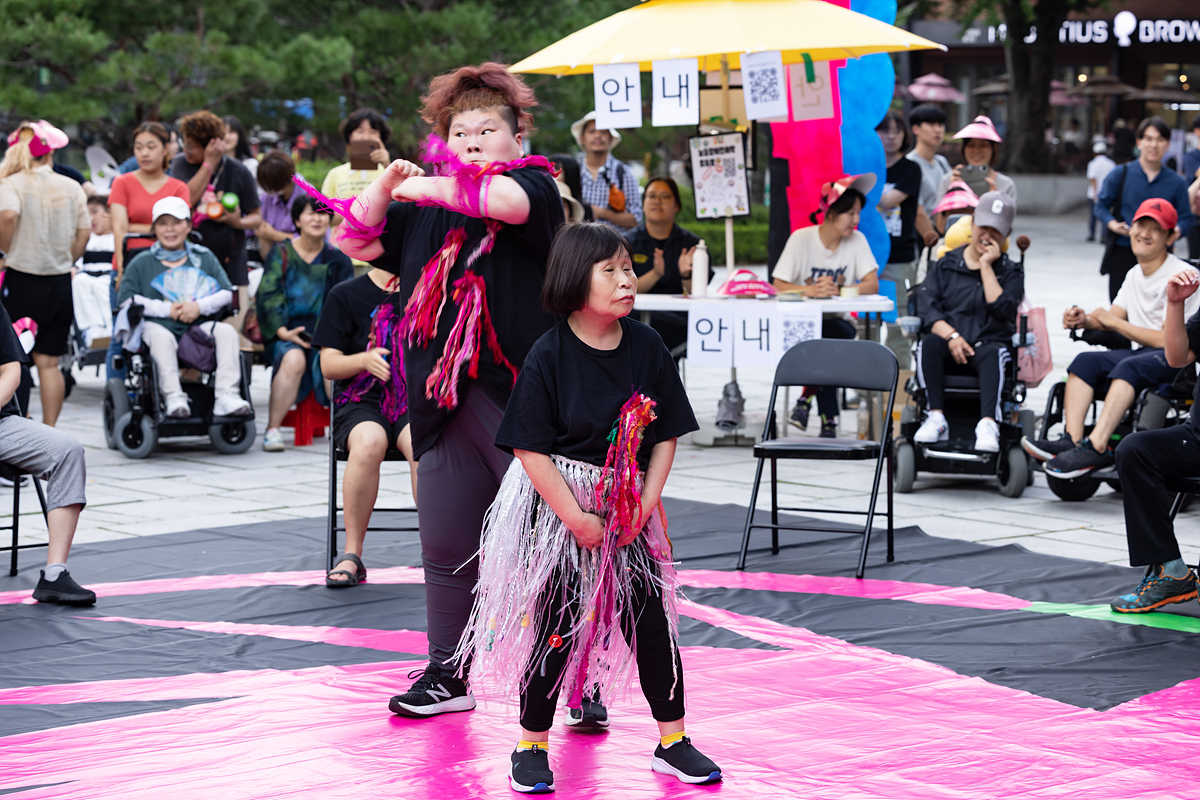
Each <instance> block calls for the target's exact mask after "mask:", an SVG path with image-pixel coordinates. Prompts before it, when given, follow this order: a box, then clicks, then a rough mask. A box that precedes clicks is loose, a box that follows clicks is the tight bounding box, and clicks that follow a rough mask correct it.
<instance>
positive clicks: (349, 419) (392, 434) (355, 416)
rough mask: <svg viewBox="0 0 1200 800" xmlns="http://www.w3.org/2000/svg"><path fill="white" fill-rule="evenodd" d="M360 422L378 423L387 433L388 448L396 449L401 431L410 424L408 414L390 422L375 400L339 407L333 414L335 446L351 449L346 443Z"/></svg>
mask: <svg viewBox="0 0 1200 800" xmlns="http://www.w3.org/2000/svg"><path fill="white" fill-rule="evenodd" d="M360 422H378V423H379V425H380V426H381V427H382V428H383V429H384V431H386V432H387V437H388V447H395V446H396V440H397V439H399V438H400V431H402V430H404V426H405V425H407V424H408V414H401V415H400V419H398V420H396V421H395V422H389V421H388V419H387V417H385V416H383V412H382V411H380V410H379V404H378V403H377V402H375V401H373V400H368V401H367V402H365V403H347V404H346V405H344V406H338V407H337V408H335V409H334V412H333V443H334V445H335V446H336V447H338V448H339V449H342V450H347V449H349V448H347V447H346V441H347V440H348V439H349V438H350V431H352V430H354V426H355V425H358V424H359V423H360Z"/></svg>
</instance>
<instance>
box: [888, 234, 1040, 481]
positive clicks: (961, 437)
mask: <svg viewBox="0 0 1200 800" xmlns="http://www.w3.org/2000/svg"><path fill="white" fill-rule="evenodd" d="M1017 247H1018V248H1019V249H1020V251H1021V256H1020V261H1019V263H1020V265H1021V267H1022V268H1024V266H1025V251H1026V250H1027V249H1028V248H1029V238H1028V237H1027V236H1020V237H1018V238H1017ZM915 312H916V291H915V289H914V290H913V291H911V292H910V293H909V314H910V316H909V317H908V319H909V320H911V321H912V323H911V324H908V325H905V324H903V323H902V324H901V327H902V328H904V329H905V334H906V335H908V336H909V338H910V340H912V341H913V342H914V345H915V340H916V337H918V336H919V335H920V334H919V330H920V325H919V321H917V319H916V314H915ZM1028 336H1029V334H1028V329H1027V323H1026V320H1025V317H1024V316H1021V317H1020V318H1019V319H1018V323H1017V334H1016V336H1015V337H1014V342H1013V343H1012V344H1011V345H1009V346H1008V355H1009V358H1008V361H1007V363H1006V364H1005V367H1004V380H1003V383H1002V385H1001V387H1000V405H1001V409H1002V412H1003V413H1002V414H1001V416H1000V418H999V419H997V420H996V423H997V426H998V428H999V431H1000V435H999V440H1000V448H999V451H998V452H995V453H987V452H983V451H979V450H975V449H974V446H975V425H976V423H977V422H978V421H979V378H978V377H977V376H975V375H956V374H952V373H951V374H947V375H946V385H945V400H946V402H945V405H946V407H945V408H944V409H943V412H944V413H945V415H946V422H947V423H948V425H949V428H950V438H949V439H948V440H946V441H943V442H937V443H936V444H919V443H917V442H915V441H914V438H913V437H914V436H915V435H916V433H917V429H918V428H919V427H920V426H921V420H922V418H923V416H924V412H925V411H926V409H927V408H928V399H927V397H926V393H925V390H924V389H923V388H922V387H921V386H920V385H918V383H917V380H916V376H913V377H910V378H909V379H908V382H907V383H906V386H905V389H906V391H907V392H908V395H909V398H910V400H911V402H910V403H909V404H908V405H906V406H905V407H904V408H903V409H902V410H901V412H900V433H899V435H898V436H897V437H896V440H895V444H894V445H893V447H894V448H895V449H894V453H893V461H894V472H893V476H892V482H893V487H894V488H895V490H896V491H897V492H901V493H905V494H906V493H909V492H911V491H912V490H913V483H914V481H915V480H916V477H917V474H918V473H919V472H928V473H932V474H938V475H980V476H986V477H994V478H996V479H997V480H998V481H999V483H1000V493H1001V494H1003V495H1004V496H1005V497H1020V496H1021V494H1022V493H1024V491H1025V487H1026V486H1029V485H1030V484H1032V482H1033V473H1032V471H1031V464H1030V462H1031V460H1032V459H1030V458H1029V456H1027V455H1026V454H1025V451H1024V450H1022V449H1021V437H1022V436H1025V435H1028V434H1029V433H1030V432H1031V431H1033V430H1034V428H1035V426H1036V418H1035V416H1034V413H1033V411H1031V410H1029V409H1025V408H1022V407H1021V406H1022V404H1023V403H1024V402H1025V391H1026V387H1025V384H1024V382H1022V381H1021V380H1020V379H1019V378H1018V377H1017V354H1018V352H1019V351H1020V349H1021V348H1022V347H1025V346H1026V345H1027V344H1028Z"/></svg>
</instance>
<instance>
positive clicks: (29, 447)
mask: <svg viewBox="0 0 1200 800" xmlns="http://www.w3.org/2000/svg"><path fill="white" fill-rule="evenodd" d="M25 359H26V354H25V349H24V348H23V347H22V346H21V342H20V340H19V339H18V338H17V334H16V333H15V332H14V331H13V326H12V320H11V319H9V316H8V312H7V311H5V310H4V306H3V305H0V463H2V464H5V465H8V466H10V467H15V468H17V469H20V470H22V471H24V472H30V473H32V474H34V475H36V476H38V477H39V478H41V479H42V480H44V481H46V510H47V513H46V528H47V531H48V534H49V538H50V547H49V549H48V551H47V553H46V568H45V569H43V570H42V572H41V576H40V577H39V578H38V582H37V586H36V587H35V588H34V590H33V599H34V600H37V601H38V602H41V603H60V604H63V605H71V606H90V605H92V604H93V603H95V602H96V593H95V592H92V591H90V590H88V589H85V588H83V587H82V586H80V585H79V584H78V583H76V582H75V579H74V578H72V577H71V573H69V572H67V555H68V554H69V553H70V552H71V540H72V539H74V538H75V526H76V525H77V524H78V523H79V512H81V511H82V510H83V507H84V505H85V504H86V503H87V498H86V497H85V485H86V483H87V465H86V463H85V460H84V452H83V446H82V445H80V444H79V443H78V442H76V441H75V440H74V439H72V438H71V437H69V436H67V435H66V434H65V433H62V432H61V431H58V430H55V429H54V428H51V427H49V426H48V425H42V424H40V423H37V422H34V421H33V420H31V419H27V418H26V417H23V416H21V412H20V410H19V409H18V408H17V403H16V400H15V399H14V397H13V395H14V394H15V393H16V391H17V385H18V384H19V383H20V382H21V364H22V363H23V362H24V361H25ZM13 491H19V489H16V488H14V489H13Z"/></svg>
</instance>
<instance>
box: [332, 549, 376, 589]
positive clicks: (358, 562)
mask: <svg viewBox="0 0 1200 800" xmlns="http://www.w3.org/2000/svg"><path fill="white" fill-rule="evenodd" d="M343 561H353V562H354V566H355V567H357V569H356V570H355V571H354V572H350V571H349V570H345V569H331V570H329V572H327V573H325V585H326V586H328V587H329V588H330V589H341V588H343V587H346V586H358V585H359V584H360V583H364V582H365V581H366V580H367V568H366V567H364V566H363V562H362V559H361V558H359V557H358V556H356V555H354V553H343V554H342V555H340V556H338V557H337V560H336V561H334V562H333V563H334V565H335V566H336V565H338V564H340V563H342V562H343ZM335 575H345V576H346V580H344V581H342V580H333V576H335Z"/></svg>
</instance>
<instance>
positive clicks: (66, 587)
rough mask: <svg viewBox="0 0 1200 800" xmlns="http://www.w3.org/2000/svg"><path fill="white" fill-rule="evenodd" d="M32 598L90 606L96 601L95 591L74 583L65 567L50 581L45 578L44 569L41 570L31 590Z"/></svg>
mask: <svg viewBox="0 0 1200 800" xmlns="http://www.w3.org/2000/svg"><path fill="white" fill-rule="evenodd" d="M33 599H34V600H37V601H38V602H39V603H57V604H58V605H61V606H90V605H94V604H95V602H96V593H95V592H93V591H92V590H91V589H85V588H83V587H82V586H80V585H79V584H78V583H76V582H75V579H74V578H72V577H71V573H69V572H67V571H66V570H65V569H64V570H63V571H62V572H60V573H58V577H57V578H55V579H54V580H52V581H48V580H46V571H45V570H42V571H41V573H40V576H39V577H38V582H37V586H36V587H34V590H33Z"/></svg>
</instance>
